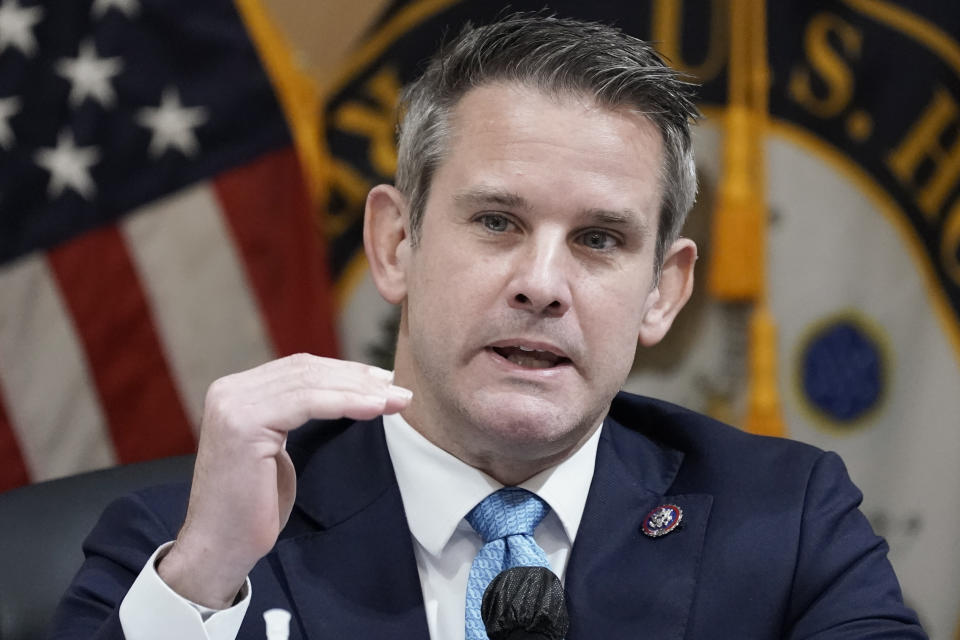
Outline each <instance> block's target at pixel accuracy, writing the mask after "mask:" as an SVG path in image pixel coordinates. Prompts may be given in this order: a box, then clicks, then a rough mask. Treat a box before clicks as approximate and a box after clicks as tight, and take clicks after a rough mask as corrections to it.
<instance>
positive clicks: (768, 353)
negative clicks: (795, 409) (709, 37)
mask: <svg viewBox="0 0 960 640" xmlns="http://www.w3.org/2000/svg"><path fill="white" fill-rule="evenodd" d="M766 53H767V44H766V6H765V0H732V1H731V3H730V61H729V67H728V74H729V75H728V81H729V106H728V108H727V113H726V120H725V125H726V131H725V138H724V176H723V180H722V182H721V184H720V189H719V203H718V207H717V210H716V211H715V213H714V218H713V228H712V238H711V257H710V264H709V273H708V276H707V285H708V288H709V290H710V293H711V294H712V295H713V296H714V297H715V298H717V299H718V300H720V301H722V302H726V303H743V302H747V303H753V305H754V309H753V311H752V312H751V317H750V329H749V349H750V358H749V371H748V375H749V384H750V388H749V390H748V403H747V416H746V419H745V421H744V428H745V429H746V430H747V431H749V432H751V433H758V434H763V435H774V436H784V435H785V434H786V426H785V424H784V422H783V417H782V414H781V408H780V394H779V392H778V387H777V378H778V376H777V330H776V323H775V321H774V318H773V314H772V313H771V312H770V309H769V307H768V305H767V298H766V268H767V265H766V237H767V213H768V212H767V203H766V155H765V153H764V144H765V138H766V128H767V111H768V109H767V102H768V98H767V92H768V71H767V60H766Z"/></svg>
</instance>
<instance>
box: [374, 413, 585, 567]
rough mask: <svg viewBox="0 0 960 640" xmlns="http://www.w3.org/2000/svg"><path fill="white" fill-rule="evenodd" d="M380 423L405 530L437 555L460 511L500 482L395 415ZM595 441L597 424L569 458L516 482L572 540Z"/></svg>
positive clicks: (495, 487) (581, 515) (462, 515)
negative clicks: (546, 506)
mask: <svg viewBox="0 0 960 640" xmlns="http://www.w3.org/2000/svg"><path fill="white" fill-rule="evenodd" d="M383 426H384V432H385V435H386V439H387V449H388V450H389V452H390V458H391V460H392V461H393V470H394V473H395V474H396V476H397V484H398V485H399V487H400V496H401V498H402V499H403V508H404V510H405V511H406V516H407V523H408V524H409V525H410V532H411V533H412V534H413V537H414V538H416V540H417V542H419V543H420V544H421V545H422V546H423V548H424V549H426V550H427V551H428V552H429V553H431V554H433V555H435V556H439V555H440V553H441V552H442V551H443V548H444V547H445V546H446V545H447V542H449V541H450V538H451V537H452V536H453V533H454V531H455V530H456V528H457V526H458V525H459V524H460V522H461V521H462V520H463V518H464V516H466V515H467V513H469V511H470V510H471V509H473V507H475V506H476V505H477V503H479V502H480V501H481V500H483V499H484V498H486V497H487V496H488V495H490V494H491V493H493V492H494V491H497V490H498V489H500V488H502V487H503V485H502V484H500V483H499V482H497V481H496V480H494V479H493V478H491V477H490V476H488V475H487V474H485V473H484V472H482V471H480V470H479V469H476V468H474V467H471V466H470V465H468V464H467V463H465V462H463V461H462V460H460V459H459V458H457V457H455V456H453V455H451V454H450V453H448V452H446V451H444V450H443V449H441V448H440V447H438V446H436V445H435V444H433V443H432V442H430V441H429V440H427V439H426V438H424V437H423V436H422V435H420V433H419V432H418V431H417V430H416V429H414V428H413V427H412V426H410V424H409V423H408V422H407V421H406V420H404V419H403V417H402V416H400V414H392V415H388V416H384V417H383ZM599 441H600V429H599V428H597V429H595V430H594V432H593V434H592V435H591V436H590V438H589V439H588V440H587V441H586V442H585V443H584V444H583V446H581V447H580V448H579V449H578V450H577V451H576V452H574V454H573V455H571V456H570V457H569V458H567V459H566V460H564V461H562V462H560V463H559V464H557V465H555V466H553V467H550V468H549V469H544V470H543V471H541V472H540V473H538V474H537V475H535V476H533V477H532V478H530V479H529V480H527V481H526V482H524V483H523V484H521V485H520V486H521V487H523V488H524V489H527V490H529V491H532V492H533V493H535V494H537V495H538V496H540V498H542V499H543V500H544V501H545V502H546V503H547V504H549V505H550V508H551V509H552V510H553V512H554V513H556V515H557V517H558V518H559V519H560V523H561V524H562V525H563V529H564V532H565V533H566V534H567V538H568V539H569V541H570V544H571V545H573V541H574V539H575V538H576V535H577V529H578V528H579V527H580V519H581V518H582V517H583V508H584V505H585V504H586V502H587V493H588V492H589V490H590V482H591V480H592V479H593V469H594V465H595V463H596V459H597V444H598V443H599Z"/></svg>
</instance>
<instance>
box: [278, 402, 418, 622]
mask: <svg viewBox="0 0 960 640" xmlns="http://www.w3.org/2000/svg"><path fill="white" fill-rule="evenodd" d="M315 445H316V443H313V444H311V445H309V446H314V447H315V451H316V452H315V453H314V454H312V455H311V456H310V457H309V458H308V459H307V461H306V463H305V464H304V466H303V468H302V470H301V471H300V473H299V480H298V498H297V505H296V509H295V514H294V517H293V518H292V519H291V521H292V526H288V529H291V530H293V535H292V536H291V537H288V538H285V539H283V540H281V541H279V542H278V543H277V546H276V551H275V556H274V558H275V561H277V562H279V564H280V566H281V567H282V573H283V576H284V578H285V585H284V588H285V590H288V591H289V594H290V598H291V600H292V601H293V604H294V606H295V608H296V611H295V612H294V619H295V620H297V621H298V622H299V624H300V627H299V632H300V635H301V636H302V637H304V638H312V639H315V640H321V639H326V638H351V637H352V638H384V639H387V638H396V639H397V640H400V639H401V638H402V639H404V640H409V639H416V638H423V639H424V640H426V638H427V637H428V631H427V622H426V617H425V614H424V608H423V598H422V593H421V588H420V580H419V577H418V574H417V565H416V559H415V556H414V553H413V544H412V542H411V540H412V538H411V535H410V530H409V528H408V527H407V522H406V517H405V515H404V510H403V503H402V501H401V498H400V491H399V489H398V487H397V483H396V479H395V477H394V474H393V466H392V464H391V462H390V457H389V453H388V451H387V447H386V442H385V440H384V435H383V423H382V422H381V421H380V420H379V419H378V420H374V421H370V422H368V423H360V424H356V425H354V426H352V427H349V428H347V429H346V430H344V431H341V432H340V433H338V434H336V435H335V436H334V437H333V438H331V440H330V441H329V442H326V443H323V444H322V446H319V447H316V446H315ZM294 519H295V520H294Z"/></svg>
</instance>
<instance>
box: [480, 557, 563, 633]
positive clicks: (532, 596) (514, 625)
mask: <svg viewBox="0 0 960 640" xmlns="http://www.w3.org/2000/svg"><path fill="white" fill-rule="evenodd" d="M480 617H481V618H483V624H484V625H486V628H487V635H488V636H489V637H490V640H563V637H564V636H565V635H567V630H568V629H569V628H570V616H569V614H568V613H567V605H566V603H565V602H564V597H563V585H561V584H560V578H558V577H557V576H556V575H555V574H554V573H553V572H552V571H550V570H549V569H546V568H544V567H514V568H513V569H507V570H506V571H502V572H501V573H500V574H498V575H497V577H495V578H494V579H493V580H492V581H491V582H490V585H489V586H488V587H487V589H486V591H484V592H483V602H482V604H481V606H480Z"/></svg>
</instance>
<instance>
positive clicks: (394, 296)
mask: <svg viewBox="0 0 960 640" xmlns="http://www.w3.org/2000/svg"><path fill="white" fill-rule="evenodd" d="M363 248H364V251H365V252H366V254H367V262H368V263H369V265H370V275H371V276H372V277H373V282H374V284H376V285H377V290H378V291H380V295H381V296H383V298H384V299H385V300H386V301H387V302H390V303H392V304H400V303H401V302H402V301H403V299H404V298H405V297H406V295H407V262H408V258H409V255H410V234H409V217H408V215H407V201H406V198H404V196H403V194H402V193H400V192H399V191H397V189H396V188H394V187H392V186H390V185H387V184H381V185H377V186H376V187H374V188H373V189H371V190H370V193H369V194H368V195H367V206H366V209H365V210H364V214H363Z"/></svg>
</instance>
